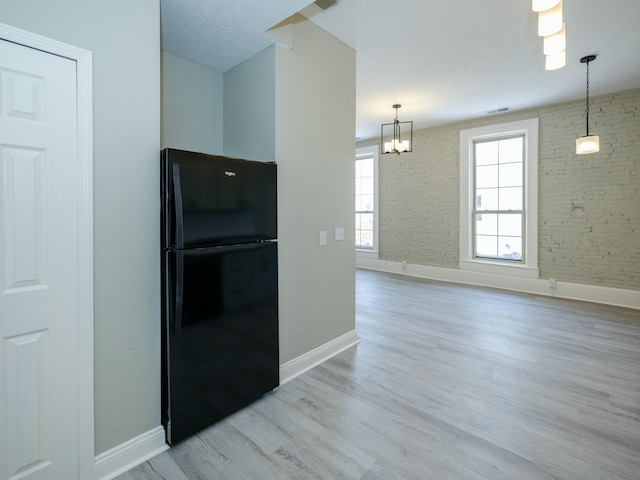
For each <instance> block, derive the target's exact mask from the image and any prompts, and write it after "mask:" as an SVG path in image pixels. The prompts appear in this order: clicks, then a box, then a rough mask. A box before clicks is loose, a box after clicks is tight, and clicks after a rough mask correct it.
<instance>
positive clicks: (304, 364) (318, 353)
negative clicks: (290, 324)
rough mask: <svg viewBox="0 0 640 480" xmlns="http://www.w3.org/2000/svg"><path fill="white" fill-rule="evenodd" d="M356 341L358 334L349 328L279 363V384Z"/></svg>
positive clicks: (318, 363) (354, 343)
mask: <svg viewBox="0 0 640 480" xmlns="http://www.w3.org/2000/svg"><path fill="white" fill-rule="evenodd" d="M357 343H358V334H357V333H356V331H355V330H351V331H350V332H347V333H345V334H344V335H342V336H340V337H338V338H335V339H333V340H331V341H330V342H327V343H325V344H324V345H320V346H319V347H317V348H314V349H313V350H311V351H309V352H307V353H305V354H304V355H300V356H299V357H297V358H294V359H293V360H289V361H288V362H286V363H284V364H282V365H280V385H284V384H285V383H287V382H288V381H290V380H293V379H294V378H296V377H297V376H298V375H302V374H303V373H304V372H306V371H308V370H311V369H312V368H313V367H315V366H317V365H320V364H321V363H322V362H324V361H326V360H329V359H330V358H331V357H334V356H335V355H337V354H339V353H340V352H343V351H344V350H346V349H347V348H349V347H352V346H354V345H356V344H357Z"/></svg>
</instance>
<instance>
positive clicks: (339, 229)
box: [335, 227, 344, 242]
mask: <svg viewBox="0 0 640 480" xmlns="http://www.w3.org/2000/svg"><path fill="white" fill-rule="evenodd" d="M335 239H336V241H337V242H339V241H340V240H344V228H342V227H336V234H335Z"/></svg>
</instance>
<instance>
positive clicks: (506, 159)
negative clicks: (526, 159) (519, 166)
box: [499, 137, 524, 163]
mask: <svg viewBox="0 0 640 480" xmlns="http://www.w3.org/2000/svg"><path fill="white" fill-rule="evenodd" d="M523 141H524V138H523V137H516V138H509V139H506V140H500V147H499V150H500V153H499V155H500V163H510V162H522V159H523V154H522V152H523V150H522V149H523V146H524V145H523Z"/></svg>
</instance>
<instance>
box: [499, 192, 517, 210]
mask: <svg viewBox="0 0 640 480" xmlns="http://www.w3.org/2000/svg"><path fill="white" fill-rule="evenodd" d="M499 203H500V205H499V207H498V208H499V210H522V188H521V187H509V188H501V189H500V202H499Z"/></svg>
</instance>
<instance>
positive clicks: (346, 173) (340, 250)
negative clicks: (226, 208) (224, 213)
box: [167, 21, 355, 364]
mask: <svg viewBox="0 0 640 480" xmlns="http://www.w3.org/2000/svg"><path fill="white" fill-rule="evenodd" d="M167 93H170V92H169V90H167ZM328 98H330V99H331V101H330V102H328V101H327V99H328ZM209 128H215V127H214V126H213V125H212V126H210V127H209ZM354 138H355V52H354V51H353V50H352V49H351V48H349V47H348V46H346V45H345V44H343V43H342V42H339V41H338V40H336V39H335V38H334V37H333V36H331V35H329V34H327V33H326V32H324V31H323V30H321V29H320V28H318V27H317V26H315V25H314V24H313V23H311V22H308V21H304V22H302V23H299V24H296V25H294V46H293V49H291V50H284V49H282V48H280V47H275V46H274V47H270V48H267V49H265V50H264V51H262V52H260V53H258V54H257V55H255V56H254V57H252V58H250V59H249V60H247V61H245V62H243V63H241V64H240V65H238V66H236V67H234V68H233V69H231V70H229V71H228V72H226V73H225V74H224V154H225V155H229V156H235V157H240V158H248V159H253V160H260V161H276V162H277V163H278V236H279V294H280V305H279V309H280V340H281V342H280V363H281V364H283V363H285V362H287V361H290V360H293V359H295V358H297V357H298V356H300V355H302V354H305V353H307V352H309V351H310V350H313V349H314V348H317V347H319V346H321V345H324V344H325V343H327V342H330V341H331V340H334V339H336V338H337V337H339V336H341V335H343V334H345V333H348V332H351V331H352V330H354V328H355V306H354V305H355V278H354V276H355V258H354V249H353V245H354V215H353V195H354V182H353V178H354V163H353V159H354V155H355V144H354V143H355V142H354ZM327 139H330V140H331V141H330V142H329V141H327ZM335 227H343V228H344V229H345V234H346V237H345V240H343V241H335V240H334V228H335ZM320 230H326V231H327V233H328V237H329V241H328V245H327V246H323V247H320V246H319V245H318V236H319V232H320Z"/></svg>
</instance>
